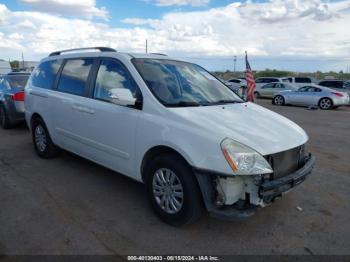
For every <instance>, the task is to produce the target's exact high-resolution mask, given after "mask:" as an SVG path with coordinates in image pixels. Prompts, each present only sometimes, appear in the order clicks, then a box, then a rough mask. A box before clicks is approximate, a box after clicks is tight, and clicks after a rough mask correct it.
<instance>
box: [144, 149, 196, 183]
mask: <svg viewBox="0 0 350 262" xmlns="http://www.w3.org/2000/svg"><path fill="white" fill-rule="evenodd" d="M166 153H173V154H176V155H177V156H179V157H180V158H182V160H184V161H185V162H186V163H187V164H188V165H189V166H191V164H190V163H189V161H187V159H186V158H185V157H184V156H183V155H182V154H181V153H180V152H178V151H177V150H175V149H174V148H172V147H170V146H165V145H158V146H154V147H152V148H150V149H149V150H148V151H147V152H146V153H145V154H144V156H143V158H142V162H141V166H140V172H141V178H142V181H143V182H145V175H146V174H145V171H146V168H147V165H148V164H149V163H150V162H151V160H152V159H154V158H155V157H156V156H158V155H161V154H166Z"/></svg>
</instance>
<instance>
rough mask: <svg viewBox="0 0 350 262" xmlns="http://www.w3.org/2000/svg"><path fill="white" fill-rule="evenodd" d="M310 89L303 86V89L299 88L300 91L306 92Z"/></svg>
mask: <svg viewBox="0 0 350 262" xmlns="http://www.w3.org/2000/svg"><path fill="white" fill-rule="evenodd" d="M308 88H309V86H303V87H301V88H299V89H298V91H299V92H305V91H306V90H307V89H308Z"/></svg>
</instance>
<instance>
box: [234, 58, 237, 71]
mask: <svg viewBox="0 0 350 262" xmlns="http://www.w3.org/2000/svg"><path fill="white" fill-rule="evenodd" d="M233 62H234V67H233V72H236V63H237V56H234V57H233Z"/></svg>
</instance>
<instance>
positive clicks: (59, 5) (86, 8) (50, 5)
mask: <svg viewBox="0 0 350 262" xmlns="http://www.w3.org/2000/svg"><path fill="white" fill-rule="evenodd" d="M21 2H23V3H25V4H28V5H30V6H31V7H32V8H33V10H35V11H39V12H45V13H52V14H59V15H65V16H80V17H87V18H91V17H100V18H103V19H107V18H108V12H107V11H106V9H105V8H104V7H102V8H97V7H96V1H95V0H69V1H67V0H21Z"/></svg>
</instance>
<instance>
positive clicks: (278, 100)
mask: <svg viewBox="0 0 350 262" xmlns="http://www.w3.org/2000/svg"><path fill="white" fill-rule="evenodd" d="M272 104H274V105H276V106H283V105H284V104H285V100H284V97H283V96H281V95H277V96H275V97H274V98H273V99H272Z"/></svg>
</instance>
